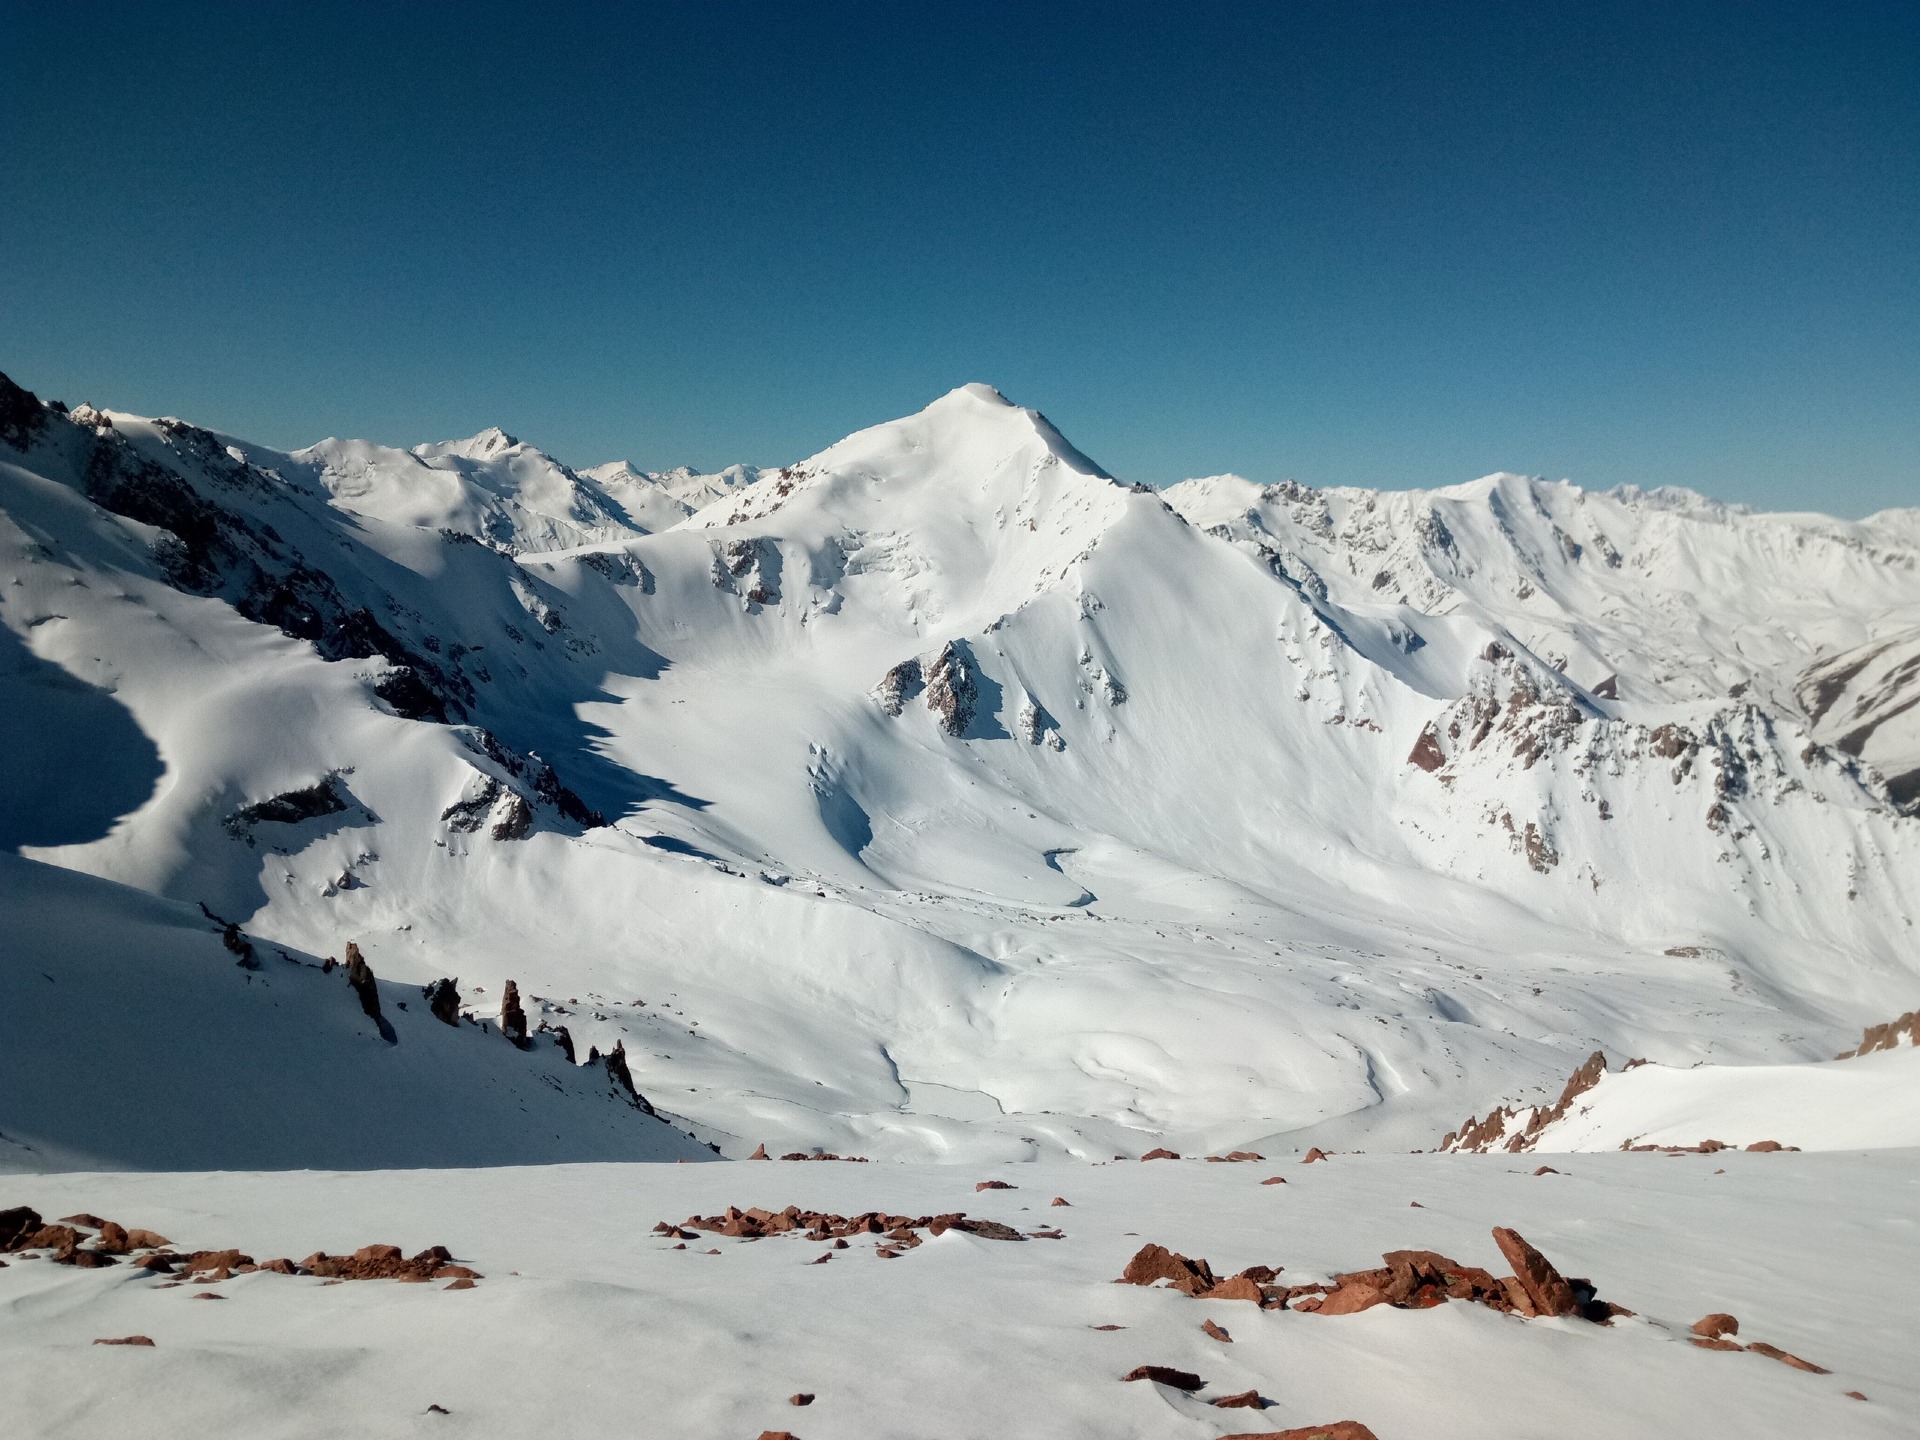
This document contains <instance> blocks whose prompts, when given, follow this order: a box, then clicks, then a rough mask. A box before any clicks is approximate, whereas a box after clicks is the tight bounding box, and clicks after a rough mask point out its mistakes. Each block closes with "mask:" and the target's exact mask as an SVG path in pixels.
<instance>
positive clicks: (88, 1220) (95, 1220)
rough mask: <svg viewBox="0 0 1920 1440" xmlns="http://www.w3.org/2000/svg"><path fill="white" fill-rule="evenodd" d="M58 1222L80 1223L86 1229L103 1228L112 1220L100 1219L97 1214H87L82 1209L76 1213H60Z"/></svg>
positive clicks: (64, 1223) (66, 1223)
mask: <svg viewBox="0 0 1920 1440" xmlns="http://www.w3.org/2000/svg"><path fill="white" fill-rule="evenodd" d="M60 1223H61V1224H62V1225H80V1226H84V1227H85V1228H86V1229H88V1230H104V1229H106V1228H107V1226H108V1225H109V1224H111V1223H112V1222H111V1221H108V1220H102V1219H101V1218H100V1217H99V1216H98V1215H89V1214H88V1213H87V1212H86V1211H84V1210H82V1211H81V1212H80V1213H79V1214H78V1215H62V1216H61V1217H60Z"/></svg>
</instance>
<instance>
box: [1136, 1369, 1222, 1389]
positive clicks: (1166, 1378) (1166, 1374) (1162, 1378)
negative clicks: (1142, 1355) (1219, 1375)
mask: <svg viewBox="0 0 1920 1440" xmlns="http://www.w3.org/2000/svg"><path fill="white" fill-rule="evenodd" d="M1120 1378H1121V1379H1122V1380H1151V1381H1153V1383H1154V1384H1156V1385H1169V1386H1172V1387H1173V1388H1174V1389H1175V1390H1187V1391H1193V1390H1198V1389H1200V1388H1201V1387H1202V1386H1203V1385H1205V1384H1206V1383H1207V1382H1206V1381H1204V1380H1202V1379H1201V1378H1200V1377H1199V1376H1198V1375H1196V1374H1194V1373H1193V1372H1192V1371H1191V1370H1175V1369H1174V1368H1173V1367H1172V1366H1171V1365H1136V1366H1134V1367H1133V1369H1131V1370H1129V1371H1128V1372H1127V1373H1126V1374H1124V1375H1122V1376H1121V1377H1120Z"/></svg>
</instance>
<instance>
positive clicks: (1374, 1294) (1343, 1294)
mask: <svg viewBox="0 0 1920 1440" xmlns="http://www.w3.org/2000/svg"><path fill="white" fill-rule="evenodd" d="M1386 1303H1387V1293H1386V1291H1385V1290H1383V1289H1382V1288H1381V1287H1380V1286H1378V1285H1374V1284H1372V1283H1370V1282H1368V1281H1365V1280H1357V1279H1356V1280H1348V1281H1347V1282H1346V1283H1344V1284H1342V1285H1340V1286H1339V1287H1338V1288H1337V1289H1335V1290H1334V1291H1333V1292H1332V1293H1331V1294H1329V1295H1327V1296H1325V1297H1324V1298H1323V1299H1322V1300H1321V1301H1320V1304H1319V1305H1318V1306H1317V1307H1315V1311H1314V1313H1315V1314H1319V1315H1357V1314H1359V1313H1360V1312H1361V1311H1362V1310H1371V1309H1372V1308H1373V1307H1374V1306H1376V1305H1384V1304H1386Z"/></svg>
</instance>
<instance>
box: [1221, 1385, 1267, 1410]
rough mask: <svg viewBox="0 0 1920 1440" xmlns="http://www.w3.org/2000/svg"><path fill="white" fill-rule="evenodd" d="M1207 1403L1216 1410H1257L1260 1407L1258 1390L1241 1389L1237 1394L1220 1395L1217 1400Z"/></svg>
mask: <svg viewBox="0 0 1920 1440" xmlns="http://www.w3.org/2000/svg"><path fill="white" fill-rule="evenodd" d="M1208 1403H1209V1404H1211V1405H1212V1406H1213V1407H1214V1409H1216V1410H1258V1409H1260V1408H1261V1405H1260V1392H1259V1391H1258V1390H1242V1391H1241V1392H1240V1393H1239V1394H1238V1395H1222V1396H1221V1397H1220V1398H1219V1399H1218V1400H1212V1401H1209V1402H1208Z"/></svg>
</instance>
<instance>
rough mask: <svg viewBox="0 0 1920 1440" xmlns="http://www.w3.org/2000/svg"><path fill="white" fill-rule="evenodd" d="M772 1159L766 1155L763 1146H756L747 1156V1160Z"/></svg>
mask: <svg viewBox="0 0 1920 1440" xmlns="http://www.w3.org/2000/svg"><path fill="white" fill-rule="evenodd" d="M772 1158H773V1157H772V1156H771V1155H769V1154H767V1147H766V1146H765V1145H759V1146H756V1147H755V1148H754V1152H753V1153H752V1154H751V1155H749V1156H747V1159H749V1160H771V1159H772Z"/></svg>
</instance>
